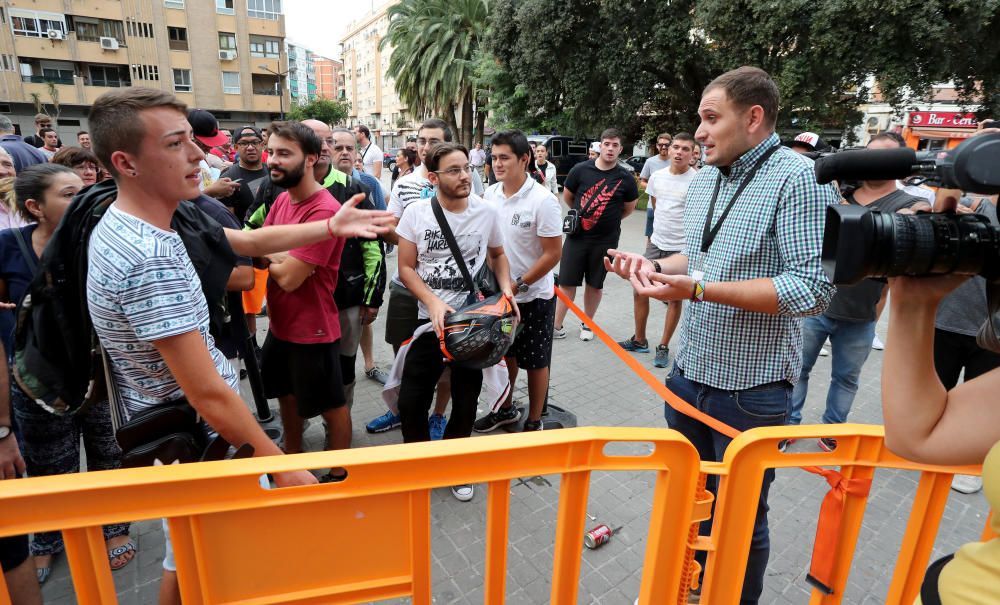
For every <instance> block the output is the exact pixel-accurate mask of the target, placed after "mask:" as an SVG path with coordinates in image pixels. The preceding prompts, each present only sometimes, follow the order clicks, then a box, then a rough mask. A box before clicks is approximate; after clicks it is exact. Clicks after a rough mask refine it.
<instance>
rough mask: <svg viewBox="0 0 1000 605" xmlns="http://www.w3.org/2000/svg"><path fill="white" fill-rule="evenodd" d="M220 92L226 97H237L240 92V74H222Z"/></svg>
mask: <svg viewBox="0 0 1000 605" xmlns="http://www.w3.org/2000/svg"><path fill="white" fill-rule="evenodd" d="M222 92H224V93H225V94H227V95H238V94H240V92H242V91H241V90H240V72H238V71H224V72H222Z"/></svg>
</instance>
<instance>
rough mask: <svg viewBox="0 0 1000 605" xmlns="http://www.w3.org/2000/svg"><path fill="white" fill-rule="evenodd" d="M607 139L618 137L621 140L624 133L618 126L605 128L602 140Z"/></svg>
mask: <svg viewBox="0 0 1000 605" xmlns="http://www.w3.org/2000/svg"><path fill="white" fill-rule="evenodd" d="M605 139H618V140H619V141H621V140H622V135H621V133H620V132H618V129H617V128H605V129H604V132H602V133H601V138H600V140H601V141H603V140H605Z"/></svg>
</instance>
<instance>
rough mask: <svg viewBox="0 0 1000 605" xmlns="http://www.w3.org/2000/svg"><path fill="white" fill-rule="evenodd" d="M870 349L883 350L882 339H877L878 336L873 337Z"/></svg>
mask: <svg viewBox="0 0 1000 605" xmlns="http://www.w3.org/2000/svg"><path fill="white" fill-rule="evenodd" d="M872 348H873V349H875V350H876V351H884V350H885V343H884V342H882V339H881V338H879V337H878V334H876V335H875V338H872Z"/></svg>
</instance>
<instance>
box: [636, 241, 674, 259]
mask: <svg viewBox="0 0 1000 605" xmlns="http://www.w3.org/2000/svg"><path fill="white" fill-rule="evenodd" d="M675 254H680V251H679V250H662V249H660V248H657V247H656V246H654V245H653V242H649V243H647V244H646V251H645V252H643V253H642V255H643V256H645V257H646V258H647V259H649V260H663V259H664V258H670V257H671V256H673V255H675Z"/></svg>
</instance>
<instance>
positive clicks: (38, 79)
mask: <svg viewBox="0 0 1000 605" xmlns="http://www.w3.org/2000/svg"><path fill="white" fill-rule="evenodd" d="M21 81H22V82H30V83H32V84H49V83H50V82H51V83H52V84H73V83H74V82H73V78H52V77H49V76H24V75H22V76H21Z"/></svg>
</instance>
